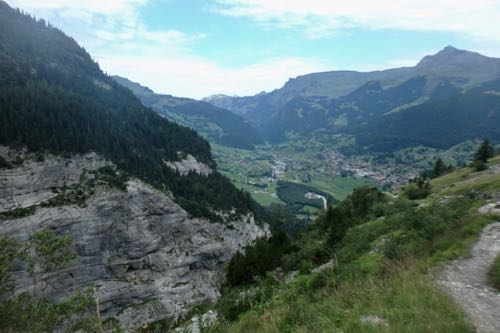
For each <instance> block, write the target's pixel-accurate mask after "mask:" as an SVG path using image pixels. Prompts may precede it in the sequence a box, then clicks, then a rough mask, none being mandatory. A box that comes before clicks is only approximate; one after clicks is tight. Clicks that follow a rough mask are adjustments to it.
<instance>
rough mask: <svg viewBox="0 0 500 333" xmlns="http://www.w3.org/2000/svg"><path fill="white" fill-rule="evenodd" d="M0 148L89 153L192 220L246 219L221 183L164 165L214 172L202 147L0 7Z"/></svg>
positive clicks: (39, 25) (241, 203)
mask: <svg viewBox="0 0 500 333" xmlns="http://www.w3.org/2000/svg"><path fill="white" fill-rule="evenodd" d="M0 26H1V29H0V144H3V145H10V146H19V147H20V146H25V147H27V148H28V149H30V150H31V151H41V152H53V153H83V152H87V151H91V150H92V151H96V152H98V153H100V154H102V155H104V156H106V157H107V158H108V159H110V160H111V161H113V162H114V163H115V164H116V165H117V166H118V167H120V168H121V169H123V170H124V171H126V172H127V173H129V174H130V175H132V176H136V177H138V178H141V179H143V180H145V181H147V182H148V183H150V184H152V185H154V186H156V187H158V188H160V189H162V190H167V189H168V190H170V191H171V192H172V193H173V195H174V197H175V199H176V201H177V202H178V203H179V204H181V205H182V206H183V207H184V208H185V209H187V210H188V211H189V212H190V213H191V214H192V215H194V216H205V217H209V218H213V219H216V218H217V215H215V214H214V213H213V212H212V210H230V209H231V208H232V207H235V208H237V210H238V212H241V213H244V212H247V211H248V210H249V209H250V207H251V206H252V204H253V203H252V201H251V199H250V197H249V195H247V194H246V193H244V192H242V191H240V190H237V189H236V188H235V187H234V186H233V185H232V184H231V183H230V182H229V180H227V179H226V178H225V177H224V176H222V175H220V174H219V173H213V174H211V175H209V176H208V177H203V176H199V175H196V174H190V175H188V176H185V177H183V176H180V175H179V174H178V173H177V172H174V171H173V170H171V169H170V168H168V167H166V166H165V164H164V161H171V160H179V159H181V158H182V157H183V156H185V155H186V154H191V155H193V156H195V157H196V158H197V159H198V160H199V161H201V162H204V163H206V164H207V165H209V166H210V167H212V168H214V167H215V166H216V165H215V162H214V160H213V159H212V156H211V152H210V146H209V144H208V143H207V142H206V141H205V140H204V139H203V138H201V137H200V136H199V135H198V134H197V133H196V132H194V131H193V130H191V129H189V128H186V127H182V126H178V125H176V124H174V123H171V122H169V121H168V120H166V119H164V118H163V117H161V116H159V115H158V114H156V113H155V112H154V111H152V110H151V109H149V108H146V107H144V106H143V105H142V104H141V103H140V101H139V100H138V99H137V98H136V97H135V96H134V95H133V94H132V93H131V92H130V91H129V90H128V89H126V88H123V87H121V86H120V85H119V84H118V83H116V82H115V81H114V80H112V79H111V78H110V77H109V76H107V75H106V74H104V73H103V72H102V71H101V70H100V68H99V66H98V64H97V63H96V62H94V61H93V60H92V58H91V56H90V55H89V54H88V53H87V52H86V51H85V50H84V49H83V48H81V47H80V46H79V45H78V44H77V43H76V41H75V40H73V39H72V38H70V37H68V36H66V35H65V34H64V33H63V32H62V31H60V30H58V29H56V28H54V27H52V26H51V25H50V24H48V23H47V22H45V21H44V20H36V19H34V18H32V17H30V16H28V15H26V14H24V13H22V12H21V11H19V10H13V9H11V8H10V7H9V6H8V5H7V4H6V3H4V2H0Z"/></svg>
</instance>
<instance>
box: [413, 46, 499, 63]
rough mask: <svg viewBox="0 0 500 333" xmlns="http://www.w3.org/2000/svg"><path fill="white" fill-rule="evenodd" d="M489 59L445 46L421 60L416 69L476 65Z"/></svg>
mask: <svg viewBox="0 0 500 333" xmlns="http://www.w3.org/2000/svg"><path fill="white" fill-rule="evenodd" d="M488 59H491V58H489V57H486V56H483V55H481V54H479V53H476V52H471V51H465V50H460V49H457V48H455V47H453V46H449V45H448V46H446V47H445V48H444V49H442V50H441V51H439V52H438V53H436V54H434V55H428V56H425V57H424V58H422V60H421V61H420V62H419V63H418V64H417V68H429V67H431V68H434V67H441V66H450V65H452V66H461V65H463V66H467V65H476V64H480V63H482V62H484V61H487V60H488Z"/></svg>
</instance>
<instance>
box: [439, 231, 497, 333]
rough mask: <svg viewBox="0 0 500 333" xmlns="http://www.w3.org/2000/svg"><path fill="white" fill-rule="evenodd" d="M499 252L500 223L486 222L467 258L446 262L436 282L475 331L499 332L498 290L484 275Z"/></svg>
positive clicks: (484, 332) (482, 332) (483, 332)
mask: <svg viewBox="0 0 500 333" xmlns="http://www.w3.org/2000/svg"><path fill="white" fill-rule="evenodd" d="M498 253H500V222H495V223H493V224H490V225H488V226H487V227H486V228H484V230H483V231H482V232H481V236H480V238H479V241H478V242H477V243H476V244H475V245H474V246H473V248H472V251H471V257H469V258H463V259H458V260H454V261H452V262H450V264H448V265H447V266H445V267H444V269H443V271H442V272H441V273H440V274H439V276H438V279H437V282H438V284H439V285H441V286H442V287H443V288H444V289H445V290H446V291H448V293H450V295H451V296H452V297H453V298H454V299H455V301H456V302H457V304H459V305H460V306H461V307H462V308H463V310H464V312H465V314H466V315H467V317H468V318H469V320H470V321H471V322H472V324H473V325H474V327H475V328H476V330H477V332H478V333H498V332H500V293H499V292H497V291H496V290H494V289H493V288H491V287H490V286H489V285H488V284H487V282H486V281H487V274H488V270H489V269H490V267H491V265H492V263H493V260H494V259H495V256H496V255H497V254H498Z"/></svg>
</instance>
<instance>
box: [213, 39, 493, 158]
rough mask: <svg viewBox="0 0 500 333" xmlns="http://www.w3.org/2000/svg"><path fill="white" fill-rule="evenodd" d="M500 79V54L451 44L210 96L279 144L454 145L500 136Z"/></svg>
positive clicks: (384, 148) (357, 147)
mask: <svg viewBox="0 0 500 333" xmlns="http://www.w3.org/2000/svg"><path fill="white" fill-rule="evenodd" d="M499 78H500V59H497V58H490V57H486V56H483V55H480V54H478V53H474V52H469V51H464V50H458V49H455V48H453V47H451V46H448V47H446V48H444V49H443V50H441V51H440V52H438V53H437V54H435V55H431V56H426V57H424V58H423V59H422V60H421V61H420V62H419V63H418V64H417V65H416V66H414V67H406V68H395V69H389V70H385V71H376V72H366V73H362V72H353V71H335V72H325V73H314V74H308V75H303V76H299V77H297V78H296V79H291V80H289V81H288V82H287V83H286V84H285V85H284V86H283V87H282V88H280V89H277V90H274V91H272V92H270V93H261V94H258V95H255V96H248V97H227V96H214V97H212V98H207V99H206V100H207V101H209V102H211V103H213V104H214V105H220V106H223V107H226V108H228V109H230V110H232V111H233V112H235V113H237V114H241V115H243V116H244V117H246V118H247V119H249V120H251V121H252V122H253V123H254V124H256V128H257V130H258V131H259V133H260V134H261V135H262V137H263V138H264V139H265V140H268V141H270V142H274V143H281V142H285V141H286V140H287V138H288V137H289V136H294V137H299V138H304V139H310V138H319V137H322V138H323V139H322V140H323V141H324V143H330V144H334V143H335V142H336V140H338V138H339V136H340V137H341V138H344V139H347V138H354V139H355V141H353V143H352V144H351V147H350V150H349V151H350V152H354V153H359V152H361V151H364V150H366V149H368V150H372V151H377V152H392V151H394V150H397V149H400V148H405V147H412V146H416V145H419V144H424V145H428V146H430V147H434V148H449V147H450V146H452V145H454V144H457V143H460V142H463V141H465V140H470V139H477V138H480V137H482V136H484V135H485V134H484V133H486V134H488V136H489V137H490V138H491V139H493V140H494V141H498V140H499V136H500V133H499V130H497V128H500V124H499V123H498V119H497V118H498V110H497V107H496V103H497V100H498V96H499V95H498V94H497V93H496V91H497V87H496V86H497V82H498V81H497V80H498V79H499ZM445 119H448V120H449V121H450V123H449V124H453V126H449V124H448V126H443V124H444V120H445ZM429 125H430V126H429ZM484 126H486V127H484ZM495 127H496V128H495ZM483 131H485V132H483ZM440 137H441V138H442V139H440ZM325 138H330V139H325Z"/></svg>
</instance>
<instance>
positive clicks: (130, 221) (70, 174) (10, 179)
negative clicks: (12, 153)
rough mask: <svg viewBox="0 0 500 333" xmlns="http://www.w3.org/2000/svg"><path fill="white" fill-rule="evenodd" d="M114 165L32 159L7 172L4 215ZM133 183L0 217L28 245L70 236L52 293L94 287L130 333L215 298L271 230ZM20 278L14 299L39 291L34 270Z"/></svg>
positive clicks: (1, 225) (1, 194)
mask: <svg viewBox="0 0 500 333" xmlns="http://www.w3.org/2000/svg"><path fill="white" fill-rule="evenodd" d="M4 153H5V149H4ZM108 164H109V163H107V162H106V161H105V160H104V159H102V158H101V157H99V156H97V155H95V154H87V155H83V156H79V155H77V156H72V157H70V158H62V157H54V156H49V157H45V160H44V161H36V160H34V159H32V158H27V159H26V160H25V161H24V163H23V164H22V165H20V166H17V167H15V168H12V169H0V198H1V200H2V201H1V202H0V209H1V210H2V211H9V210H12V209H14V208H19V207H27V206H33V205H37V204H40V203H43V202H44V201H45V200H47V199H48V198H51V197H52V196H53V195H54V194H53V192H54V191H53V190H55V188H58V187H64V186H68V185H70V184H74V183H76V182H78V181H82V179H84V178H85V177H86V176H85V175H86V172H87V171H88V170H92V169H93V168H98V167H100V166H104V165H108ZM126 185H127V188H126V191H120V190H116V189H111V188H109V187H108V186H106V185H105V184H101V185H99V184H98V185H96V187H95V188H94V191H93V192H92V193H93V194H92V195H91V196H90V197H88V198H86V200H85V202H84V204H79V205H63V206H50V205H49V206H47V205H39V206H35V209H34V210H33V213H32V214H31V215H29V216H25V217H22V218H17V219H10V220H5V219H4V220H0V234H2V235H6V236H10V237H13V238H16V239H20V240H26V239H27V238H28V237H29V236H30V235H31V234H32V233H33V232H36V231H38V230H42V229H52V230H54V231H55V232H56V233H59V234H66V235H70V236H71V237H72V239H73V247H74V250H75V252H76V254H77V257H76V259H75V261H74V262H73V263H72V265H71V266H70V267H68V268H67V269H65V270H62V271H59V272H57V274H55V276H53V277H52V281H53V282H52V283H51V286H50V288H49V289H48V295H49V296H50V297H51V298H53V299H54V300H56V301H57V300H61V299H64V298H65V297H67V296H68V295H70V294H72V293H74V292H76V291H78V290H81V289H83V288H85V287H87V286H95V287H96V288H97V297H98V298H99V301H100V307H101V312H102V317H103V319H107V318H116V319H118V320H120V322H121V323H122V324H123V326H124V327H125V328H126V329H127V331H130V330H133V329H135V328H137V327H139V326H140V325H142V324H144V323H146V322H150V321H154V320H158V319H162V318H166V317H168V318H177V317H179V315H181V314H182V313H184V312H185V311H186V310H188V309H189V308H190V307H191V306H193V305H196V304H199V303H202V302H207V301H214V300H216V299H217V298H218V297H219V290H218V286H219V285H220V282H221V275H222V273H223V267H224V264H225V263H226V262H227V261H228V260H229V259H230V258H231V256H232V255H233V253H234V252H236V251H237V250H238V249H241V248H242V247H243V246H245V245H246V244H248V243H251V242H253V241H254V240H255V238H257V237H259V236H264V235H266V233H267V229H266V228H263V227H260V226H259V225H257V224H256V222H255V220H254V218H253V216H252V215H251V214H249V215H247V216H241V218H239V219H235V220H232V221H226V222H224V223H214V222H211V221H209V220H207V219H203V218H192V217H190V216H189V215H188V213H186V211H184V210H183V209H182V208H181V207H180V206H179V205H177V204H176V203H175V202H174V200H173V199H172V198H171V197H169V196H168V195H166V194H165V193H163V192H161V191H158V190H156V189H154V188H152V187H151V186H149V185H147V184H145V183H143V182H142V181H140V180H137V179H131V180H129V181H128V182H127V184H126ZM56 192H57V191H56ZM15 276H16V279H17V287H16V289H15V293H20V292H23V291H31V290H32V288H33V285H32V283H31V280H30V278H29V277H28V275H27V272H26V269H25V267H22V266H19V267H17V270H16V272H15Z"/></svg>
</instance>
